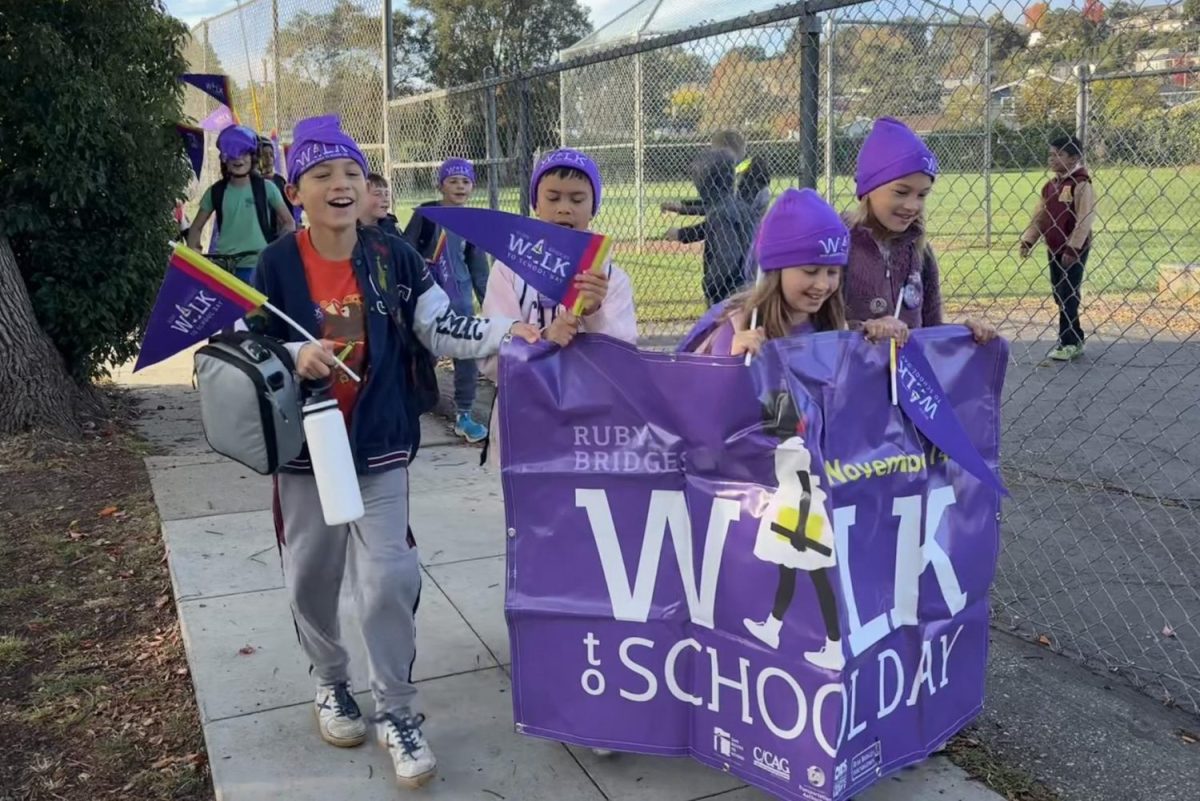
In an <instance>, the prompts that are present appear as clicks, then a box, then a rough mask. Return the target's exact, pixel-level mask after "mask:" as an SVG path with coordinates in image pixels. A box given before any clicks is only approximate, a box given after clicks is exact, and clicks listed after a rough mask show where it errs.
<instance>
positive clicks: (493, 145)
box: [483, 67, 500, 211]
mask: <svg viewBox="0 0 1200 801" xmlns="http://www.w3.org/2000/svg"><path fill="white" fill-rule="evenodd" d="M485 74H486V75H487V76H488V77H489V78H490V77H492V76H493V75H494V73H493V71H492V68H491V67H488V68H487V69H486V70H485ZM483 105H484V109H483V116H484V127H485V129H486V139H487V141H486V143H485V147H486V148H487V150H486V153H487V161H488V174H487V175H488V179H487V183H488V208H489V209H492V210H493V211H495V210H496V209H499V208H500V181H499V180H498V176H499V170H500V132H499V127H498V126H497V124H496V87H495V86H489V87H488V88H487V89H486V90H484V94H483Z"/></svg>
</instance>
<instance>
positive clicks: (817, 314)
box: [254, 117, 996, 787]
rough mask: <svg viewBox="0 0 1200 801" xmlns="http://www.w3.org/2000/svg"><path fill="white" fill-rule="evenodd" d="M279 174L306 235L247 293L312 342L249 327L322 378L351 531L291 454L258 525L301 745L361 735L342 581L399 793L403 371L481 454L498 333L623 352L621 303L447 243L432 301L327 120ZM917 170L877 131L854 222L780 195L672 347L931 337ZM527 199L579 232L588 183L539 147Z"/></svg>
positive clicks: (269, 261) (409, 243)
mask: <svg viewBox="0 0 1200 801" xmlns="http://www.w3.org/2000/svg"><path fill="white" fill-rule="evenodd" d="M288 161H289V165H288V166H289V170H288V175H289V181H290V183H289V184H288V186H287V189H286V193H287V198H288V200H289V202H291V203H294V204H296V205H298V206H301V207H302V208H303V209H304V211H305V214H306V215H307V220H308V223H309V227H308V228H307V229H305V230H302V231H300V232H299V233H296V234H289V235H286V236H283V237H281V238H280V239H278V240H277V241H275V242H274V243H272V244H271V245H270V246H269V247H267V248H266V250H265V251H264V252H263V254H262V257H261V258H260V260H259V263H258V268H257V270H256V273H255V279H254V280H255V283H256V284H257V286H258V288H259V289H260V290H262V291H263V292H264V293H265V294H267V295H268V296H269V297H270V298H271V299H272V301H273V303H274V304H276V305H277V306H279V307H280V308H281V309H282V310H283V311H284V312H285V313H286V314H288V315H289V316H291V317H293V318H294V319H296V320H299V321H302V323H303V324H304V325H305V326H306V327H307V328H308V329H309V332H310V333H311V334H312V335H313V336H314V337H316V338H318V339H319V340H320V343H321V344H320V345H313V344H308V343H306V342H305V341H304V340H302V339H301V337H300V336H299V335H297V334H294V333H293V332H292V331H291V330H290V329H289V328H287V327H286V326H283V325H282V324H280V323H278V322H277V321H274V320H272V319H271V318H270V317H269V316H268V317H264V318H259V319H258V323H259V326H260V330H262V331H264V332H265V333H267V334H268V335H271V336H274V337H276V338H278V339H280V340H283V341H285V342H286V343H287V347H288V349H289V350H290V351H291V352H292V353H293V355H294V358H295V362H296V370H297V373H298V374H299V375H300V376H301V377H302V378H304V379H306V380H310V381H333V382H334V387H333V394H334V397H336V399H337V400H338V403H339V405H340V407H341V410H342V413H343V415H344V416H345V419H346V422H347V426H348V430H349V434H350V441H351V443H352V445H353V449H354V454H355V460H356V465H357V467H358V471H359V482H360V485H361V487H362V495H363V502H364V507H365V509H366V514H365V517H364V518H362V519H361V520H359V521H358V522H356V523H353V524H350V525H347V526H340V527H336V528H330V527H327V526H326V525H325V524H324V523H323V520H322V515H321V514H320V511H319V509H317V508H314V505H315V504H316V503H317V500H316V498H317V494H316V491H315V488H314V486H313V477H312V474H311V465H310V463H309V462H308V454H307V452H304V453H302V454H301V456H300V458H298V459H297V460H296V461H294V462H292V463H290V464H289V465H287V466H286V467H285V468H284V469H283V470H282V471H281V473H280V474H279V475H278V476H277V478H276V484H275V493H276V503H275V511H276V515H275V516H276V527H277V534H278V536H279V540H280V542H281V543H282V546H283V554H284V568H285V575H286V580H287V586H288V589H289V593H290V599H291V606H292V611H293V614H294V616H295V619H296V627H297V631H298V633H299V637H300V641H301V644H302V646H303V648H304V651H305V653H306V655H307V656H308V658H309V659H310V660H311V662H312V665H313V675H314V676H315V678H316V682H317V685H318V689H317V692H316V698H315V705H314V710H315V714H316V719H317V725H318V728H319V731H320V734H321V736H322V737H323V738H324V739H325V740H326V741H328V742H329V743H331V744H333V745H336V746H342V747H347V746H355V745H358V744H360V743H362V742H363V741H364V740H365V739H366V737H367V721H366V720H365V719H364V717H363V715H362V712H361V711H360V709H359V707H358V705H357V703H356V701H355V699H354V695H353V693H352V690H351V687H350V685H349V673H348V657H347V652H346V650H345V648H344V647H343V645H342V643H341V638H340V632H339V627H338V598H339V594H340V590H341V585H342V583H343V582H344V581H348V582H351V583H352V585H353V586H352V590H353V594H354V595H355V596H356V599H357V601H358V604H359V606H360V615H361V620H362V627H363V634H364V640H365V642H366V648H367V657H368V661H369V663H370V674H371V691H372V693H373V696H374V700H375V708H376V713H377V714H376V717H375V718H374V719H373V721H374V723H375V724H376V727H377V735H378V737H379V739H380V741H381V742H382V743H383V744H384V746H385V747H386V748H387V749H388V751H389V752H390V754H391V757H392V761H393V764H394V766H395V770H396V776H397V780H398V781H399V782H400V783H401V784H402V785H404V786H408V787H418V786H421V785H422V784H424V783H426V782H428V781H429V780H430V779H431V778H432V777H433V775H434V773H435V771H436V765H437V761H436V759H435V757H434V755H433V751H432V749H431V747H430V745H429V743H428V741H427V740H426V739H425V736H424V734H423V731H422V723H423V721H424V718H423V716H421V715H417V714H414V710H413V701H414V697H415V695H416V688H415V686H414V685H413V682H412V675H411V670H412V664H413V661H414V659H415V655H416V648H415V613H416V608H417V603H418V599H419V595H420V587H421V575H420V570H419V564H418V561H417V556H416V550H415V549H416V542H415V540H414V537H413V535H412V532H411V530H410V529H409V527H408V491H409V485H408V478H407V466H408V462H409V460H410V459H411V458H412V455H413V454H414V453H415V451H416V449H417V447H418V445H419V439H420V424H419V416H420V414H421V413H422V412H423V411H425V409H424V408H423V407H424V405H425V404H423V403H422V402H421V401H420V400H419V399H420V398H421V397H422V396H423V392H424V391H425V390H427V389H428V388H427V387H423V386H421V380H422V379H421V371H420V370H419V369H418V367H417V363H418V357H419V356H420V355H421V353H422V348H424V349H428V351H430V352H432V353H433V354H434V355H436V356H446V357H450V358H453V359H455V360H456V361H455V371H456V379H455V395H456V398H455V399H456V403H457V406H458V412H459V416H458V419H457V420H456V426H457V428H458V430H459V431H460V433H462V434H463V435H464V436H467V437H468V439H480V438H482V435H486V430H483V431H481V429H483V426H482V424H478V423H476V421H474V420H473V419H471V418H470V410H471V408H472V405H473V403H474V386H475V382H476V373H475V369H476V366H475V365H476V362H477V360H481V361H480V362H479V363H480V365H481V367H482V370H483V372H484V373H485V374H486V375H488V376H489V377H491V378H493V379H494V378H495V368H496V361H495V360H496V354H497V351H498V349H499V346H500V343H501V341H502V339H503V338H504V337H505V335H508V334H511V335H513V336H519V337H522V338H524V339H526V340H527V341H530V342H533V341H537V340H539V339H544V340H548V341H551V342H553V343H555V344H557V345H559V346H562V347H569V346H570V343H571V341H572V339H573V338H574V337H575V336H576V335H577V334H579V333H581V332H585V333H594V334H606V335H608V336H611V337H615V338H617V339H619V340H623V341H625V342H629V343H633V344H636V342H637V339H638V326H637V318H636V313H635V307H634V297H633V287H632V284H631V282H630V279H629V276H628V275H627V274H626V273H625V272H624V271H622V270H621V268H620V267H618V266H617V265H616V264H614V263H612V262H611V261H610V262H608V263H607V264H605V265H603V267H602V269H601V270H600V271H598V272H596V273H589V274H583V275H580V276H578V277H577V278H576V279H575V282H576V285H577V287H578V289H579V290H580V294H581V296H582V297H583V300H584V302H583V304H582V307H581V313H580V314H578V315H576V314H574V313H572V311H571V310H568V309H565V308H563V307H562V306H559V305H557V304H555V303H554V302H552V301H548V300H547V299H546V298H544V297H542V296H541V295H540V294H539V293H538V292H537V291H536V290H535V289H533V288H532V287H530V286H529V285H527V284H526V283H525V282H524V281H522V280H521V279H520V278H519V277H518V276H517V275H516V274H515V273H514V272H513V271H512V270H510V269H509V268H508V267H507V266H505V265H504V264H502V263H499V262H497V263H495V264H493V265H492V267H491V270H490V272H489V271H488V268H487V263H486V261H485V260H484V257H483V254H482V253H481V252H479V251H478V250H477V249H476V248H474V247H473V246H472V245H470V243H467V242H463V241H462V240H461V239H458V238H456V237H453V235H451V234H449V233H448V232H446V235H445V242H446V252H448V253H449V254H450V255H449V258H450V260H451V263H452V264H453V265H454V268H455V269H454V275H455V276H456V278H457V281H458V287H457V289H458V290H459V291H458V293H457V294H458V296H459V298H461V300H459V301H457V302H456V303H452V302H451V300H450V297H449V296H448V294H447V292H445V291H443V289H442V288H441V287H440V286H438V284H437V283H435V281H434V280H433V278H432V277H431V272H430V269H429V266H428V264H427V261H426V259H427V258H429V257H430V255H431V253H432V250H431V249H432V248H433V247H436V243H437V242H438V241H439V239H441V238H442V234H443V232H441V231H439V230H438V228H437V226H435V225H433V224H432V223H431V222H430V221H428V220H426V219H425V218H423V217H422V216H421V215H420V213H419V212H420V209H418V210H417V213H416V214H414V217H413V220H412V222H410V223H409V225H408V226H407V228H406V230H405V231H404V232H403V234H401V232H400V231H399V230H398V228H397V226H396V221H395V218H394V217H391V216H390V215H391V212H390V197H389V195H388V192H387V183H386V181H385V180H384V179H383V178H382V177H380V176H377V175H374V174H371V173H370V172H369V171H368V168H367V163H366V159H365V158H364V157H363V154H362V151H361V150H360V149H359V148H358V145H357V144H356V143H355V142H354V141H353V140H352V139H351V138H350V137H349V136H348V135H346V134H345V133H344V132H343V131H342V130H341V128H340V125H339V123H338V121H337V118H336V117H321V118H313V119H309V120H305V121H302V122H301V123H300V124H299V125H297V127H296V130H295V144H294V146H293V148H292V150H291V152H290V155H289V159H288ZM937 174H938V170H937V159H936V158H935V156H934V154H933V153H932V152H931V151H930V149H929V148H928V147H927V146H926V145H925V143H924V142H923V141H922V140H921V139H920V138H919V137H918V136H917V135H915V134H914V133H913V132H912V131H911V130H909V129H908V128H907V127H905V126H904V125H903V124H902V123H900V122H898V121H896V120H892V119H886V118H885V119H880V120H878V121H877V122H876V124H875V126H874V129H873V130H872V131H871V133H870V135H869V136H868V137H867V139H866V141H865V142H864V144H863V146H862V150H861V152H860V154H859V159H858V168H857V172H856V176H855V179H856V186H857V190H856V194H857V196H858V200H859V203H858V206H857V207H856V208H855V209H853V210H852V211H851V212H850V213H848V214H846V215H839V214H838V213H837V212H836V211H835V210H834V209H833V208H831V207H830V206H829V205H828V204H827V203H826V202H825V201H824V200H823V199H822V198H821V197H820V196H819V195H818V194H817V193H815V192H814V191H812V190H810V189H804V190H796V189H788V190H786V191H785V192H783V193H782V195H781V196H780V197H779V198H778V199H777V200H776V202H775V203H774V205H773V206H772V207H771V208H770V209H769V210H768V211H767V212H766V214H765V217H764V219H763V221H762V223H761V225H760V226H759V227H758V232H757V236H756V238H755V241H754V256H755V260H756V262H757V265H758V269H759V270H761V278H760V280H758V281H757V282H752V283H751V284H750V285H748V286H746V288H745V289H743V290H742V291H741V292H740V293H738V294H735V295H733V296H732V297H730V298H729V299H728V300H727V301H726V302H724V303H723V304H722V305H720V306H719V307H718V308H717V309H716V310H715V312H714V313H712V314H710V315H708V316H707V317H706V323H705V324H704V325H702V326H700V328H701V330H699V331H696V332H693V335H692V336H690V337H689V338H688V342H689V343H690V344H689V345H688V347H687V349H689V350H692V351H695V352H698V353H708V354H715V355H733V356H737V355H740V354H745V353H755V352H757V351H758V350H759V349H760V348H761V347H762V346H763V344H764V343H765V342H766V341H768V340H770V339H774V338H779V337H785V336H795V335H804V334H806V333H809V332H818V331H832V330H843V329H850V330H859V331H861V332H862V333H863V334H864V335H865V336H866V337H867V338H868V339H870V340H872V341H878V340H881V339H884V338H888V337H892V338H896V339H899V340H903V339H905V338H906V337H907V335H908V332H909V331H910V330H912V329H915V328H920V327H925V326H934V325H939V324H941V323H942V322H943V308H942V298H941V291H940V282H939V277H938V264H937V260H936V258H935V257H934V254H933V251H932V250H931V248H930V246H929V243H928V242H927V240H926V237H925V217H924V212H925V204H926V199H927V197H928V195H929V193H930V192H931V191H932V190H933V188H934V186H935V181H936V178H937ZM474 184H475V173H474V170H473V168H472V165H471V164H470V163H469V162H466V161H463V160H459V159H451V160H448V161H447V162H446V163H445V164H443V165H442V167H441V169H440V170H439V172H438V188H439V190H440V192H441V199H440V201H438V202H440V203H444V204H448V205H463V204H465V203H466V202H467V201H468V199H469V197H470V194H471V191H472V189H473V188H474ZM529 192H530V198H531V205H532V207H533V210H534V212H535V213H536V215H537V217H538V218H539V219H541V220H542V221H544V222H547V223H552V224H556V225H561V226H564V227H567V228H571V229H574V230H580V231H586V230H588V229H590V227H591V225H592V222H593V220H594V219H595V217H596V215H597V213H598V212H599V210H600V208H601V201H602V196H603V181H602V178H601V175H600V172H599V169H598V168H597V166H596V164H595V163H594V162H593V161H592V160H591V159H590V158H589V157H588V156H586V155H585V154H583V153H580V152H578V151H574V150H568V149H563V150H556V151H553V152H551V153H549V154H547V155H546V156H545V157H543V158H542V159H541V160H540V161H539V162H538V163H537V164H536V165H535V168H534V170H533V173H532V177H531V181H530V187H529ZM475 301H478V302H479V303H480V305H481V307H482V317H480V318H476V319H473V320H464V319H463V318H465V317H472V316H473V315H474V309H473V306H474V302H475ZM964 322H965V324H966V325H968V326H969V327H970V328H971V330H972V332H973V333H974V336H975V339H976V340H977V341H979V342H986V341H988V340H990V339H991V338H993V337H995V336H996V329H995V328H994V327H993V326H991V325H990V324H988V323H986V322H984V321H981V320H966V321H964ZM334 354H340V355H341V357H342V358H343V359H344V360H345V361H346V362H347V363H348V364H349V365H350V367H351V368H353V369H354V370H355V371H356V372H357V373H358V374H359V375H361V376H362V379H363V380H362V382H361V383H355V382H351V381H349V380H347V379H345V377H344V376H343V375H342V374H341V372H340V371H337V370H335V366H336V361H335V359H334ZM460 371H461V372H460ZM472 423H474V424H475V425H472ZM476 426H478V428H477V427H476ZM493 436H494V434H493ZM496 451H498V449H496V448H493V452H496ZM780 565H781V569H783V568H786V569H787V570H790V571H791V573H790V576H791V577H792V581H794V571H795V564H793V562H792V561H789V560H786V559H781V560H780ZM781 575H782V574H781ZM785 585H786V586H785ZM791 586H792V584H791V583H789V582H783V581H782V580H781V590H780V593H781V597H780V598H779V599H778V603H777V604H776V608H775V610H774V611H773V612H772V616H771V617H770V618H768V619H767V620H766V621H765V622H757V621H748V622H747V627H748V628H749V629H750V633H751V634H752V635H753V636H755V637H757V638H758V639H760V640H763V641H765V642H770V641H771V640H772V639H773V638H777V637H778V632H779V627H780V619H781V617H782V614H783V611H784V610H786V608H787V605H788V602H789V601H790V594H788V593H787V592H786V590H787V589H788V588H790V587H791ZM834 622H835V624H836V621H834ZM840 648H841V644H840V636H839V633H838V631H837V627H836V625H833V626H831V627H830V629H829V641H828V642H827V643H825V645H824V647H823V648H822V649H821V651H820V652H818V653H817V654H814V655H813V657H812V660H811V661H813V662H814V664H818V665H825V666H827V667H829V668H830V669H836V666H837V665H839V664H841V660H840V659H838V655H839V654H840Z"/></svg>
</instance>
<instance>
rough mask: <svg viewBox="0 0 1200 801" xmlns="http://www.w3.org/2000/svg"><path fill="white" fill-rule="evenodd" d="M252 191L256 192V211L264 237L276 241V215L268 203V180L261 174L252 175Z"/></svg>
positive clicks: (269, 240)
mask: <svg viewBox="0 0 1200 801" xmlns="http://www.w3.org/2000/svg"><path fill="white" fill-rule="evenodd" d="M250 191H251V192H252V193H253V194H254V211H255V214H256V216H257V217H258V227H259V228H260V229H261V230H262V235H263V239H265V240H267V242H274V241H275V216H274V215H273V214H271V206H270V204H268V203H267V182H266V181H265V180H263V179H262V177H261V176H258V175H251V176H250Z"/></svg>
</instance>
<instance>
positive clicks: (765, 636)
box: [742, 616, 783, 648]
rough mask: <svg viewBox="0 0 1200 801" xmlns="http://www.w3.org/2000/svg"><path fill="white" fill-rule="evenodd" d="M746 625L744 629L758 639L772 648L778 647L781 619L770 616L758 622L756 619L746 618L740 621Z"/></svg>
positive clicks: (781, 626)
mask: <svg viewBox="0 0 1200 801" xmlns="http://www.w3.org/2000/svg"><path fill="white" fill-rule="evenodd" d="M742 622H743V623H744V624H745V625H746V629H747V630H748V631H749V632H750V633H751V634H753V635H754V636H755V637H757V638H758V639H760V640H762V641H763V642H764V643H766V644H767V645H769V646H771V647H772V648H778V647H779V630H780V629H781V628H783V621H782V620H780V619H779V618H777V617H774V616H771V617H769V618H767V619H766V620H764V621H763V622H762V623H759V622H758V621H757V620H751V619H750V618H746V619H745V620H743V621H742Z"/></svg>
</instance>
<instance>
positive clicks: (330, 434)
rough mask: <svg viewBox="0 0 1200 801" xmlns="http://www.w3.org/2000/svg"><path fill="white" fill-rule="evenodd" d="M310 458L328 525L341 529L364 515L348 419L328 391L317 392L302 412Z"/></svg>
mask: <svg viewBox="0 0 1200 801" xmlns="http://www.w3.org/2000/svg"><path fill="white" fill-rule="evenodd" d="M301 416H302V417H303V418H304V438H305V439H306V440H307V441H308V458H309V459H310V460H312V470H313V477H314V478H316V480H317V497H318V498H320V499H321V512H322V513H323V514H324V516H325V525H327V526H341V525H344V524H346V523H352V522H354V521H355V520H358V519H359V518H360V517H362V516H363V500H362V491H361V490H360V489H359V487H358V473H357V472H356V471H355V469H354V455H353V454H352V453H351V452H350V438H349V437H348V436H347V434H346V420H345V418H343V417H342V412H341V410H340V409H338V404H337V401H336V400H334V399H333V398H332V397H330V395H329V392H328V389H327V388H323V389H321V390H319V391H318V392H316V393H314V394H313V395H312V396H311V397H310V398H309V399H308V402H307V403H305V404H304V408H303V409H301Z"/></svg>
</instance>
